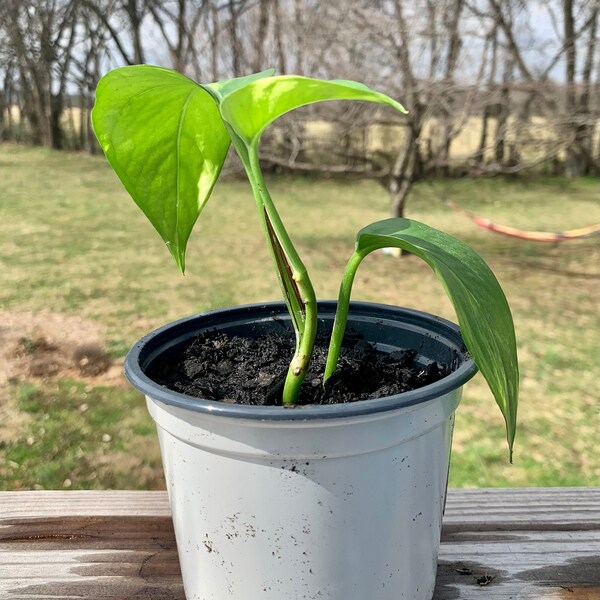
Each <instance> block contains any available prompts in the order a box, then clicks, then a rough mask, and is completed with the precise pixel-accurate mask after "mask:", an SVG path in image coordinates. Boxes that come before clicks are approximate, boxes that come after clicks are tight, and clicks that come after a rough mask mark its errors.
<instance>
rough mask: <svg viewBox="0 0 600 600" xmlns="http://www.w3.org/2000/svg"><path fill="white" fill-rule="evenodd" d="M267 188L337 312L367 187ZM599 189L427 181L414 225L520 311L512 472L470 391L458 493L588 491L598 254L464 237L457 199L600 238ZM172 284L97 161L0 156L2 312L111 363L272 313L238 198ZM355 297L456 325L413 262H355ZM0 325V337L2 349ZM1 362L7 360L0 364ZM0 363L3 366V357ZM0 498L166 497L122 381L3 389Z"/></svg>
mask: <svg viewBox="0 0 600 600" xmlns="http://www.w3.org/2000/svg"><path fill="white" fill-rule="evenodd" d="M269 184H270V189H271V192H272V195H273V198H274V199H275V201H276V202H277V204H278V206H279V208H280V211H281V213H282V216H283V218H284V221H285V222H286V223H287V224H288V227H289V230H290V232H292V237H293V238H294V241H295V242H296V243H297V246H298V249H299V251H300V253H301V255H302V256H303V257H304V259H305V262H306V263H307V266H308V268H309V270H310V272H311V273H312V276H313V280H314V283H315V287H316V290H317V295H318V297H319V298H333V297H335V296H336V295H337V287H338V282H339V278H340V275H341V272H342V269H343V266H344V264H345V262H346V260H347V258H348V256H349V255H350V253H351V251H352V246H353V239H354V235H355V233H356V231H357V230H358V229H359V228H360V227H362V226H364V225H365V224H367V223H369V222H371V221H373V220H377V219H381V218H385V217H387V216H388V213H387V211H388V198H387V196H386V193H385V191H384V190H383V189H382V188H381V187H379V186H378V185H376V184H375V183H372V182H358V183H357V182H354V181H353V182H348V183H340V182H333V181H311V180H310V179H283V178H282V179H272V180H271V181H270V182H269ZM599 198H600V183H599V182H598V181H597V180H591V179H590V180H581V181H576V182H568V181H565V180H558V179H557V180H539V181H532V182H526V181H509V182H507V181H502V180H484V181H476V180H463V181H434V182H432V183H424V184H420V185H418V186H417V187H416V189H415V190H414V194H413V195H412V196H411V199H410V205H409V209H408V214H409V216H410V217H413V218H417V219H421V220H423V221H425V222H427V223H428V224H430V225H432V226H434V227H439V228H442V229H444V230H446V231H448V232H449V233H451V234H453V235H456V236H457V237H460V238H461V239H463V240H464V241H466V242H467V243H469V244H470V245H471V246H472V247H473V248H475V249H476V250H477V251H478V252H479V253H480V254H481V255H482V256H483V257H484V258H485V259H486V260H487V261H488V262H489V264H490V266H491V267H492V269H493V270H494V272H495V273H496V275H497V277H498V279H499V280H500V282H501V284H502V285H503V287H504V289H505V292H506V294H507V297H508V300H509V303H510V304H511V307H512V309H513V312H514V317H515V322H516V328H517V337H518V343H519V352H520V359H521V371H522V381H521V384H522V397H521V406H520V425H519V430H518V432H517V442H516V447H515V463H514V465H509V464H508V462H507V450H506V444H505V442H504V437H505V434H504V427H503V422H502V417H501V415H500V412H499V411H498V410H497V409H496V407H495V405H494V401H493V398H492V396H491V394H490V393H489V391H488V390H487V388H486V386H485V384H484V382H483V380H482V379H481V378H480V377H477V378H475V379H474V380H473V381H472V382H471V383H469V384H468V386H467V387H466V389H465V392H464V400H463V402H462V404H461V407H460V409H459V411H458V416H457V424H456V429H455V443H454V450H453V459H452V471H451V485H454V486H495V487H497V486H553V485H557V486H561V485H598V483H599V477H600V464H599V461H600V458H599V457H600V453H599V449H598V431H599V430H600V415H599V410H598V409H599V397H600V388H599V383H598V382H599V381H600V377H599V375H600V365H599V362H600V361H599V358H600V357H599V354H600V342H599V337H600V322H599V321H600V319H599V296H600V294H599V291H600V239H599V238H594V239H587V240H580V241H573V242H565V243H562V244H535V243H530V242H525V241H521V240H515V239H509V238H505V237H501V236H499V235H496V234H492V233H489V232H486V231H483V230H481V229H479V228H477V227H475V226H474V225H473V224H472V223H471V222H470V221H469V220H468V219H466V218H465V217H464V216H462V215H460V214H457V213H455V212H453V211H451V210H450V209H449V208H448V207H447V206H446V204H445V202H444V201H445V200H455V201H457V202H459V203H461V204H462V205H463V206H464V207H466V208H469V209H471V210H474V211H476V212H478V213H480V214H482V215H484V216H487V217H490V218H492V219H493V220H496V221H497V222H500V223H504V224H510V225H514V226H517V227H521V228H524V229H539V230H549V231H560V230H564V229H568V228H572V227H581V226H585V225H590V224H593V223H597V222H600V205H599V202H598V201H599ZM187 264H188V272H187V274H186V276H185V277H182V276H181V275H180V274H179V273H178V271H177V269H176V267H175V265H174V263H173V261H172V259H171V258H170V256H169V253H168V252H167V250H166V248H165V247H164V245H163V243H162V242H161V240H160V239H159V237H158V235H157V234H155V233H154V231H153V229H152V227H151V226H150V224H149V223H148V222H147V221H146V219H145V217H144V216H143V215H142V214H141V212H140V211H139V210H138V209H137V208H136V207H135V205H134V204H133V202H132V201H131V200H130V199H129V198H128V197H127V195H126V194H125V192H124V191H123V190H122V188H121V187H120V184H119V183H118V181H117V180H116V178H115V176H114V175H113V174H112V172H111V171H110V170H109V168H108V166H107V165H106V163H105V161H104V159H103V158H101V157H90V156H87V155H80V154H66V153H55V152H50V151H44V150H37V149H36V150H32V149H26V148H20V147H15V146H0V308H1V309H3V310H4V311H5V312H8V313H11V314H13V313H25V312H30V313H46V312H50V313H60V314H63V315H78V316H80V317H82V318H83V319H85V320H88V321H92V322H95V323H97V324H98V326H99V327H101V329H102V331H103V337H104V342H105V344H106V347H107V348H108V350H109V351H110V352H111V354H112V355H113V356H115V357H121V358H122V357H123V356H124V354H125V353H126V351H127V349H128V348H129V346H130V345H131V344H132V343H133V342H134V341H135V340H136V339H137V338H138V337H139V336H141V335H143V334H144V333H146V332H147V331H149V330H150V329H152V328H154V327H156V326H159V325H161V324H164V323H166V322H168V321H170V320H173V319H176V318H179V317H182V316H185V315H189V314H192V313H195V312H199V311H203V310H206V309H210V308H217V307H223V306H227V305H232V304H240V303H248V302H256V301H263V300H271V299H278V297H279V296H278V287H277V283H276V280H275V276H274V274H273V271H272V268H271V262H270V257H269V255H268V253H267V250H266V247H265V244H264V242H263V239H262V233H261V231H260V227H259V221H258V218H257V215H256V214H255V207H254V202H253V200H252V197H251V195H250V191H249V186H248V185H247V184H246V183H245V182H235V181H233V182H222V183H220V184H218V185H217V187H216V189H215V193H214V196H213V198H211V200H210V202H209V203H208V205H207V207H206V209H205V212H204V214H203V215H202V217H201V219H200V221H199V223H198V225H197V229H196V230H195V232H194V234H193V235H192V239H191V243H190V247H189V251H188V259H187ZM354 298H355V299H362V300H371V301H378V302H384V303H390V304H400V305H405V306H410V307H416V308H419V309H422V310H426V311H429V312H433V313H437V314H440V315H442V316H445V317H448V318H451V319H453V318H454V314H453V311H452V307H451V305H450V303H449V301H448V300H447V299H446V296H445V294H444V293H443V291H442V288H441V286H440V285H439V284H438V283H437V281H436V279H435V277H434V276H433V274H432V273H431V272H430V271H429V269H428V267H427V266H426V265H424V263H421V262H420V261H418V260H417V259H416V258H414V257H410V256H409V257H405V258H403V259H401V260H399V259H393V258H391V257H386V256H382V255H381V254H375V255H372V256H370V257H369V258H368V259H366V261H365V263H364V264H363V266H362V267H361V270H360V271H359V275H358V278H357V282H356V285H355V294H354ZM1 331H2V322H0V339H1ZM0 354H1V349H0ZM0 360H1V358H0ZM0 403H1V405H0V489H19V488H35V487H37V488H39V487H43V488H48V489H50V488H62V487H63V486H68V487H72V488H107V487H111V488H147V487H162V485H163V482H162V473H161V467H160V457H159V451H158V444H157V442H156V441H155V437H154V432H153V426H152V422H151V420H150V418H149V417H148V416H147V414H146V411H145V407H144V403H143V398H142V397H141V395H140V394H138V393H137V392H136V391H134V390H132V389H130V388H129V387H128V386H127V385H126V384H124V383H123V382H122V380H119V381H113V382H110V383H109V384H107V383H106V382H103V383H98V382H97V381H95V380H81V379H77V378H73V377H72V376H71V375H69V376H65V377H63V378H56V377H54V378H52V379H50V380H43V379H41V378H34V377H25V378H23V377H21V378H13V379H10V380H9V381H7V382H5V383H4V384H3V385H2V387H1V389H0Z"/></svg>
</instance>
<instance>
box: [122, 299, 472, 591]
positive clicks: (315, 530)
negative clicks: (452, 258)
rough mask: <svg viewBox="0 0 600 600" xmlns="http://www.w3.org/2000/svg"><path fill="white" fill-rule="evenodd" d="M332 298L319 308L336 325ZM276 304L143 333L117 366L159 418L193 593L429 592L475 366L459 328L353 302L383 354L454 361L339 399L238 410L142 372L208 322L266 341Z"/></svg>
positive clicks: (277, 316) (360, 325)
mask: <svg viewBox="0 0 600 600" xmlns="http://www.w3.org/2000/svg"><path fill="white" fill-rule="evenodd" d="M334 310H335V308H334V304H333V303H321V304H320V305H319V314H320V317H321V318H322V319H323V321H324V325H325V326H326V325H327V324H328V323H329V326H330V325H331V322H332V318H333V313H334ZM285 314H286V313H285V307H284V306H283V305H282V304H269V305H255V306H249V307H239V308H236V309H229V310H227V311H215V312H212V313H207V314H205V315H200V316H198V317H192V318H191V319H186V320H184V321H179V322H177V323H174V324H172V325H169V326H167V327H165V328H162V329H160V330H157V331H156V332H154V333H152V334H150V335H149V336H147V337H146V338H144V339H143V340H141V341H140V342H139V343H138V344H137V345H136V346H135V347H134V348H133V350H132V351H131V353H130V354H129V356H128V358H127V362H126V372H127V375H128V377H129V379H130V380H131V381H132V383H133V384H134V385H135V386H136V387H138V388H139V389H141V390H142V391H144V392H145V393H146V397H147V404H148V409H149V411H150V414H151V415H152V417H153V418H154V420H155V421H156V424H157V430H158V435H159V440H160V445H161V451H162V457H163V463H164V468H165V475H166V481H167V489H168V492H169V498H170V503H171V510H172V513H173V523H174V527H175V534H176V538H177V547H178V551H179V559H180V562H181V570H182V574H183V581H184V587H185V593H186V598H187V599H188V600H196V599H197V600H225V599H226V598H227V599H231V598H232V599H235V600H259V599H260V600H296V599H298V600H299V599H307V600H308V599H310V600H392V599H393V600H398V599H400V598H406V599H407V600H430V599H431V597H432V595H433V589H434V585H435V574H436V567H437V554H438V549H439V540H440V530H441V520H442V513H443V507H444V503H445V495H446V486H447V478H448V466H449V458H450V446H451V439H452V427H453V422H454V411H455V410H456V407H457V405H458V402H459V399H460V393H461V386H462V384H463V383H464V382H465V381H467V380H468V379H469V378H470V377H471V376H472V375H473V374H474V372H475V367H474V364H473V363H472V361H471V360H470V359H467V358H465V356H464V352H463V349H462V342H461V340H460V335H459V333H458V329H457V328H456V326H454V325H452V324H450V323H448V322H446V321H443V320H441V319H439V318H437V317H432V316H431V315H425V314H423V313H418V312H416V311H408V310H406V309H398V308H394V307H384V306H381V305H372V304H363V303H355V304H353V306H352V310H351V317H350V319H349V327H351V328H352V329H354V330H356V331H358V332H360V333H362V334H363V335H364V336H365V337H366V339H368V340H370V341H377V343H378V344H379V345H380V346H381V347H382V348H383V349H384V350H393V349H396V348H407V347H413V348H416V349H417V350H418V352H419V360H420V361H421V362H422V363H423V365H426V364H427V363H428V362H430V361H431V360H436V361H437V362H441V363H445V364H452V366H453V367H455V370H454V371H453V373H452V374H451V375H449V376H448V377H446V378H444V379H443V380H441V381H439V382H437V383H435V384H432V385H429V386H426V387H424V388H421V389H419V390H415V391H414V392H407V393H405V394H399V395H397V396H390V397H387V398H383V399H378V400H368V401H363V402H357V403H350V404H344V405H334V406H322V407H316V406H313V407H302V408H295V409H284V408H280V407H256V406H239V405H230V404H223V403H218V402H212V401H208V400H198V399H193V398H190V397H187V396H184V395H182V394H178V393H176V392H172V391H170V390H166V389H165V388H163V387H161V386H159V385H158V384H156V383H155V382H153V381H152V380H151V379H150V378H149V377H148V376H147V375H146V372H148V371H151V365H152V362H153V361H154V360H156V358H157V356H159V355H162V354H163V353H164V352H170V351H171V349H172V348H173V347H177V346H179V345H180V344H184V343H186V341H188V340H189V339H190V337H193V336H194V335H195V334H196V333H197V332H199V331H201V330H206V329H215V328H216V329H218V330H220V331H228V332H233V331H235V332H237V333H242V334H244V335H259V334H260V333H262V332H264V331H265V330H268V329H270V328H273V327H281V321H282V320H285Z"/></svg>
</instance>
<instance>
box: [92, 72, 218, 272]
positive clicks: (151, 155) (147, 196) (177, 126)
mask: <svg viewBox="0 0 600 600" xmlns="http://www.w3.org/2000/svg"><path fill="white" fill-rule="evenodd" d="M92 124H93V127H94V131H95V133H96V136H97V138H98V141H99V142H100V146H101V147H102V149H103V150H104V153H105V154H106V157H107V159H108V161H109V163H110V164H111V166H112V168H113V169H114V170H115V172H116V173H117V175H118V176H119V179H120V180H121V182H122V183H123V185H124V186H125V189H126V190H127V191H128V192H129V194H130V195H131V197H132V198H133V199H134V201H135V202H136V204H137V205H138V206H139V207H140V208H141V209H142V211H143V212H144V213H145V215H146V216H147V217H148V219H149V220H150V222H151V223H152V225H153V226H154V227H155V229H156V230H157V231H158V233H159V234H160V236H161V237H162V239H163V240H164V241H165V243H166V244H167V246H168V248H169V250H170V251H171V254H172V255H173V257H174V259H175V262H176V263H177V265H178V266H179V268H180V269H181V270H182V271H184V269H185V250H186V245H187V242H188V239H189V236H190V233H191V231H192V228H193V226H194V223H195V222H196V219H197V218H198V215H199V214H200V211H201V210H202V208H203V207H204V205H205V204H206V201H207V200H208V198H209V197H210V194H211V192H212V189H213V187H214V185H215V183H216V181H217V178H218V176H219V173H220V172H221V168H222V166H223V162H224V161H225V157H226V155H227V150H228V148H229V144H230V138H229V134H228V133H227V130H226V129H225V126H224V124H223V121H222V119H221V116H220V114H219V110H218V108H217V104H216V103H215V100H214V99H213V98H212V97H211V95H210V94H209V93H208V92H207V91H206V90H205V89H203V88H202V86H200V85H199V84H197V83H195V82H194V81H192V80H191V79H188V78H187V77H184V76H183V75H180V74H179V73H176V72H175V71H170V70H168V69H163V68H160V67H151V66H145V65H142V66H133V67H124V68H121V69H115V70H114V71H111V72H110V73H108V74H107V75H105V76H104V77H103V78H102V79H101V80H100V83H99V84H98V89H97V91H96V104H95V105H94V109H93V111H92Z"/></svg>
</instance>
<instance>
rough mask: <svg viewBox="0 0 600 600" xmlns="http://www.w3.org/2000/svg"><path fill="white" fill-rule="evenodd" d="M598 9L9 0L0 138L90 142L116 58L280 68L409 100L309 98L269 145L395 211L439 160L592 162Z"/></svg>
mask: <svg viewBox="0 0 600 600" xmlns="http://www.w3.org/2000/svg"><path fill="white" fill-rule="evenodd" d="M599 13H600V0H411V1H410V2H407V1H405V0H328V1H327V2H323V1H320V0H2V1H1V2H0V139H2V140H5V141H8V140H13V141H21V142H27V143H31V144H37V145H42V146H49V147H53V148H58V149H61V148H69V149H80V150H87V151H90V152H94V151H96V149H97V146H96V142H95V140H94V136H93V132H92V131H91V128H90V123H89V114H90V110H91V107H92V106H93V102H94V89H95V86H96V84H97V81H98V79H99V78H100V76H101V75H102V74H103V73H105V72H106V71H107V70H109V69H110V68H112V67H114V66H118V65H132V64H138V63H151V64H161V65H164V66H167V67H171V68H174V69H177V70H179V71H181V72H183V73H185V74H187V75H189V76H190V77H192V78H194V79H196V80H199V81H215V80H220V79H226V78H229V77H234V76H238V75H242V74H247V73H249V72H252V71H259V70H262V69H265V68H269V67H275V68H276V70H277V72H278V73H279V74H285V73H297V74H301V75H302V74H303V75H309V76H317V77H324V78H347V79H356V80H359V81H364V82H365V83H367V84H369V85H372V86H373V87H376V88H377V89H380V90H382V91H385V92H386V93H388V94H390V95H392V96H394V97H395V98H398V99H400V100H401V101H402V102H403V103H404V104H405V105H406V106H407V108H409V110H410V113H409V115H408V116H407V117H405V118H402V119H399V118H398V117H396V116H395V115H394V114H390V113H391V111H384V110H381V109H377V108H374V107H373V106H372V105H371V106H369V107H367V109H365V108H364V107H362V106H356V105H349V104H348V105H346V104H339V105H337V104H336V105H331V106H321V107H312V108H311V107H308V108H307V109H303V110H302V111H299V112H298V113H294V114H293V115H290V116H288V117H286V118H284V119H282V120H281V121H280V122H278V124H277V127H276V128H275V129H273V130H272V131H270V133H269V137H270V142H271V143H270V144H268V145H266V144H264V147H265V148H268V151H266V152H265V155H264V160H265V163H269V164H271V165H272V166H273V167H274V168H280V169H290V170H304V171H325V172H328V173H332V174H335V173H350V174H357V175H361V176H370V177H375V178H377V179H378V180H379V181H381V183H382V184H383V185H385V187H386V188H387V189H388V190H389V191H390V193H391V196H392V200H393V205H394V212H395V213H396V214H401V213H402V210H403V206H404V202H405V199H406V196H407V194H408V191H409V190H410V187H411V185H412V184H413V183H414V182H415V181H417V180H419V179H421V178H423V177H426V176H428V175H430V174H431V173H435V174H438V175H440V174H441V175H448V174H452V173H469V174H480V175H486V174H498V173H518V172H521V171H524V170H531V169H537V170H545V171H548V172H553V173H561V174H565V175H567V176H570V177H573V176H581V175H586V174H596V175H598V174H600V173H599V169H600V166H599V165H600V125H599V122H600V44H599V43H598V36H599V32H598V29H599V20H600V15H599ZM390 119H392V120H391V121H390ZM324 122H327V125H325V124H324ZM319 123H321V124H322V127H321V129H319V127H318V126H317V125H318V124H319Z"/></svg>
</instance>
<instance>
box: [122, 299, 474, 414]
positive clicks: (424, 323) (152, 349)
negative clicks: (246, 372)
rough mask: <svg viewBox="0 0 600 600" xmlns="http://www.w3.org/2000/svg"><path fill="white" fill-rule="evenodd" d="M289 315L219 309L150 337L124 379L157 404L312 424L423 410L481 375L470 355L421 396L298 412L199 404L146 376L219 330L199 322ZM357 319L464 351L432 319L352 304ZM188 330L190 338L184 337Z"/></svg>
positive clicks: (455, 330)
mask: <svg viewBox="0 0 600 600" xmlns="http://www.w3.org/2000/svg"><path fill="white" fill-rule="evenodd" d="M336 305H337V302H336V301H333V300H325V301H320V302H318V307H319V309H321V311H322V310H323V309H329V311H328V312H329V313H331V312H332V309H333V312H335V307H336ZM286 310H287V309H286V308H285V304H284V303H283V302H261V303H255V304H245V305H240V306H235V307H230V308H223V309H216V310H212V311H208V312H204V313H200V314H197V315H192V316H189V317H185V318H183V319H179V320H177V321H173V322H170V323H168V324H166V325H163V326H162V327H159V328H158V329H155V330H154V331H152V332H150V333H148V334H147V335H145V336H144V337H142V338H141V339H140V340H139V341H138V342H136V343H135V344H134V346H133V347H132V349H131V350H130V351H129V353H128V354H127V357H126V358H125V376H126V377H127V379H128V380H129V382H130V383H131V384H132V385H133V386H134V387H135V388H137V389H138V390H140V391H141V392H143V393H144V394H145V395H146V396H148V397H150V398H152V399H153V400H158V401H159V402H162V403H164V404H168V405H171V406H176V407H178V408H182V409H186V410H190V411H193V412H197V413H204V414H211V415H215V416H220V417H229V418H237V419H250V420H260V421H309V420H320V419H340V418H347V417H356V416H363V415H372V414H376V413H381V412H387V411H392V410H398V409H401V408H406V407H409V406H414V405H417V404H422V403H424V402H428V401H430V400H432V399H434V398H439V397H441V396H444V395H445V394H448V393H450V392H452V391H453V390H455V389H457V388H460V387H462V386H463V385H464V384H465V383H466V382H467V381H469V379H471V378H472V377H473V376H474V375H475V373H476V372H477V366H476V365H475V362H474V361H473V359H472V358H471V357H470V356H469V355H465V356H463V358H462V362H461V364H460V365H459V366H458V368H457V369H455V370H454V371H452V373H450V374H449V375H447V376H446V377H444V378H442V379H440V380H439V381H436V382H435V383H431V384H429V385H426V386H423V387H421V388H418V389H416V390H411V391H409V392H403V393H401V394H395V395H393V396H384V397H381V398H374V399H371V400H360V401H356V402H350V403H345V404H328V405H302V406H293V407H282V406H254V405H244V404H229V403H225V402H220V401H217V400H206V399H202V398H196V397H193V396H188V395H186V394H182V393H179V392H176V391H174V390H171V389H169V388H167V387H165V386H162V385H160V384H159V383H157V382H155V381H154V380H152V379H151V378H150V377H148V376H147V375H146V373H145V372H144V369H145V367H146V366H147V364H148V363H149V362H150V361H151V359H152V358H156V356H157V355H159V354H160V353H161V349H162V351H163V352H164V351H165V350H167V349H168V348H170V347H172V346H173V345H176V343H178V342H179V343H180V342H182V341H184V340H186V339H189V338H190V337H192V336H193V335H195V334H196V333H198V332H199V331H201V330H204V329H205V330H210V329H212V328H214V326H215V324H213V325H210V324H208V325H203V326H196V322H197V321H199V320H200V321H208V320H210V319H211V318H215V317H217V318H218V317H223V320H224V321H225V320H226V319H227V317H228V316H229V317H233V320H235V318H236V317H238V320H239V317H240V316H243V314H244V313H247V318H246V319H245V320H242V322H246V323H251V322H252V321H256V322H259V321H264V320H265V319H266V318H269V319H273V314H272V315H271V316H268V315H265V314H262V315H261V314H257V315H255V317H254V318H252V312H253V311H255V312H258V313H260V312H262V313H264V312H265V311H270V312H272V313H276V312H281V314H282V316H285V315H286V314H287V313H286ZM357 315H363V316H369V317H371V318H375V319H377V318H378V315H379V318H381V319H386V320H400V321H405V322H407V323H410V322H412V323H416V324H418V326H420V328H421V329H425V330H426V331H427V332H428V334H429V335H431V337H437V338H438V341H439V342H440V343H445V344H446V345H450V343H451V342H453V345H454V346H455V347H457V348H458V347H460V346H461V345H462V339H461V337H460V329H459V327H458V325H456V324H455V323H452V322H451V321H448V320H446V319H443V318H442V317H438V316H435V315H432V314H430V313H425V312H422V311H418V310H414V309H409V308H403V307H397V306H391V305H386V304H377V303H371V302H351V303H350V311H349V318H348V323H349V324H350V322H351V320H352V317H353V316H357ZM186 330H187V333H185V331H186ZM176 332H179V335H174V334H175V333H176ZM169 341H170V342H171V343H169ZM150 355H152V356H150Z"/></svg>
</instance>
